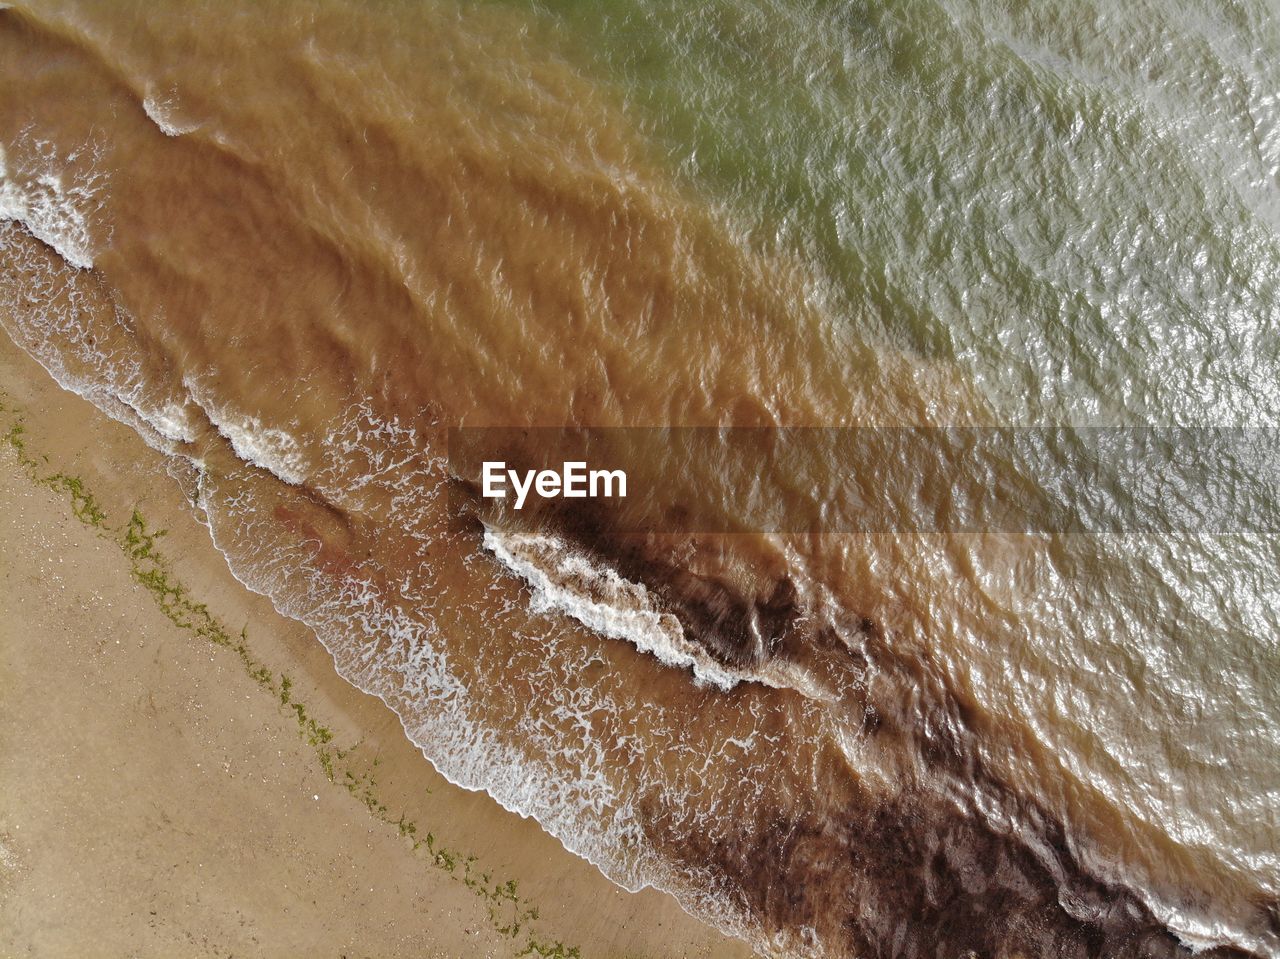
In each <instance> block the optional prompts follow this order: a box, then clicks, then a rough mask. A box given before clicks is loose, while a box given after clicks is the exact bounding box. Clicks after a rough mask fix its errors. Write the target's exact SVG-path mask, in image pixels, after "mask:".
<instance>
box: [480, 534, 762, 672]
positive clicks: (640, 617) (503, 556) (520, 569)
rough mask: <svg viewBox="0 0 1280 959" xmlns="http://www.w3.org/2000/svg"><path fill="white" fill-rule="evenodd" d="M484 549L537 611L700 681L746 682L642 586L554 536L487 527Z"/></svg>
mask: <svg viewBox="0 0 1280 959" xmlns="http://www.w3.org/2000/svg"><path fill="white" fill-rule="evenodd" d="M484 546H485V548H486V549H487V550H489V551H490V552H491V553H493V555H494V556H495V557H497V559H498V561H499V562H500V563H501V564H502V565H503V566H505V567H506V568H507V569H509V570H510V571H511V572H513V573H515V574H516V575H517V576H519V577H520V578H521V579H522V580H524V581H525V582H526V583H527V584H528V585H529V588H530V589H531V590H532V594H533V595H532V599H531V601H530V605H531V607H532V609H533V611H534V612H538V613H543V612H547V611H550V610H555V611H558V612H561V613H565V614H567V615H569V616H572V617H573V618H574V619H576V620H577V621H578V622H580V623H582V624H583V625H584V626H586V627H587V628H588V629H592V630H594V631H596V632H598V633H600V634H602V635H604V636H608V637H610V638H612V639H621V640H625V641H627V642H629V643H631V644H632V645H633V646H635V647H636V648H637V649H639V650H640V651H641V652H645V653H649V654H650V655H652V656H656V657H657V658H658V660H659V661H661V662H663V663H666V664H667V665H668V666H677V667H681V668H685V669H691V670H692V671H693V676H694V679H695V681H696V682H698V683H702V684H706V685H711V686H716V687H718V688H720V689H724V690H729V689H732V688H733V687H734V686H736V685H737V684H738V683H739V682H741V681H742V680H743V679H745V678H749V677H746V676H744V675H743V674H742V673H741V672H739V671H737V670H732V669H727V668H725V667H722V666H720V665H719V664H718V663H716V662H715V661H714V660H712V659H711V658H710V657H709V656H708V655H707V654H706V653H705V652H702V651H701V650H700V649H699V648H698V647H697V646H696V645H695V644H693V643H691V642H690V641H689V640H688V639H687V638H686V636H685V634H684V629H683V627H682V626H681V625H680V621H679V620H677V619H676V617H675V616H673V615H671V614H670V613H666V612H660V611H659V610H658V609H657V608H655V605H654V603H653V601H652V599H651V597H650V596H649V593H648V591H647V590H646V589H645V587H644V586H643V585H642V584H640V583H632V582H629V581H628V580H625V579H623V578H622V577H621V576H619V575H618V574H617V573H616V572H615V571H613V570H611V569H605V568H603V567H600V566H597V565H593V564H592V563H591V562H589V561H588V560H587V559H586V558H585V557H584V556H582V555H580V554H578V553H575V552H574V551H573V550H571V549H570V548H569V547H568V546H567V545H565V544H564V543H562V542H561V541H559V540H557V539H555V538H554V537H552V536H548V535H541V534H527V533H511V532H501V531H499V530H496V529H493V528H492V527H486V528H485V531H484Z"/></svg>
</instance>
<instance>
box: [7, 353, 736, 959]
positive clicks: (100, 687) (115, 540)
mask: <svg viewBox="0 0 1280 959" xmlns="http://www.w3.org/2000/svg"><path fill="white" fill-rule="evenodd" d="M0 388H2V389H3V394H2V395H0V403H3V406H4V409H3V412H2V413H0V416H2V417H3V422H2V423H0V434H3V435H4V436H5V437H6V439H7V441H6V442H4V443H3V444H0V541H2V542H3V550H2V552H0V956H5V957H18V956H44V957H57V956H85V955H98V956H205V955H207V956H293V955H308V956H333V957H338V956H351V957H356V956H361V957H392V956H417V957H427V956H432V957H434V956H440V957H456V956H495V957H500V956H523V955H534V956H537V955H542V956H583V957H595V956H599V957H621V956H628V957H640V956H652V957H658V956H704V957H709V956H717V957H721V956H723V957H734V956H746V955H749V950H748V949H747V948H746V947H745V946H744V945H742V944H741V943H738V942H736V941H732V940H729V939H726V938H724V937H722V936H720V935H719V934H718V933H716V932H715V931H713V930H711V929H709V928H707V927H705V926H703V925H701V924H700V923H698V922H696V921H695V920H693V919H692V918H690V917H689V916H687V915H686V914H685V913H684V912H683V911H682V910H681V909H680V908H679V907H678V905H677V904H676V903H675V902H674V900H672V899H671V898H670V897H668V896H666V895H664V894H660V893H657V892H654V891H652V890H648V891H645V892H642V893H640V894H637V895H633V894H629V893H627V892H625V891H623V890H621V889H619V888H617V887H615V886H614V885H612V884H611V883H609V882H608V881H607V880H606V879H605V878H604V877H603V876H601V875H600V874H599V873H598V872H597V871H596V869H595V868H594V867H593V866H591V865H589V864H588V863H585V862H583V861H581V860H579V859H577V858H576V857H574V856H572V855H570V854H569V853H567V852H566V851H565V850H564V849H563V848H562V847H561V846H560V845H559V843H558V842H557V841H556V840H554V839H552V838H551V837H549V836H547V835H546V834H544V833H543V832H542V831H541V830H540V829H539V828H538V827H537V825H536V824H535V823H533V822H532V821H529V820H523V819H520V818H518V817H516V816H513V815H511V814H508V813H507V812H505V811H504V810H502V809H501V808H500V807H498V806H497V805H496V804H495V803H493V802H492V801H491V800H490V799H489V798H488V797H487V796H484V795H481V794H474V793H468V792H465V791H463V790H460V789H457V788H456V787H453V786H451V785H450V784H449V783H447V782H446V781H445V780H443V779H442V778H441V777H440V776H439V775H438V774H437V773H436V772H435V771H434V770H433V769H432V768H431V766H430V765H429V764H428V763H427V761H426V760H425V759H424V758H423V757H422V756H421V755H420V754H419V753H418V752H417V751H416V750H415V749H414V748H413V747H412V746H411V745H410V744H409V743H408V742H407V740H406V739H405V738H404V736H403V733H402V731H401V729H400V727H399V724H398V721H397V719H396V717H395V716H394V715H393V714H392V713H391V712H390V710H388V709H387V708H386V707H385V706H384V705H383V704H382V703H381V702H380V701H378V700H376V699H374V698H373V697H369V696H366V695H364V694H362V693H360V692H359V691H357V690H356V689H354V688H353V687H351V686H349V685H348V684H347V683H345V682H344V681H342V680H341V679H340V678H339V677H338V676H337V675H336V674H335V673H334V670H333V667H332V663H331V661H330V659H329V656H328V654H327V653H326V652H325V650H324V649H323V648H322V647H321V646H320V644H319V643H318V642H317V641H316V639H315V638H314V636H313V635H312V634H311V633H310V632H309V631H308V630H307V629H306V628H304V627H303V626H301V625H300V624H298V623H296V622H293V621H291V620H288V619H286V618H284V617H282V616H280V615H279V614H278V613H276V612H275V611H274V610H273V609H272V607H271V605H270V603H269V602H268V601H267V600H266V599H264V598H262V597H260V596H256V595H254V594H252V593H250V592H249V591H247V590H246V589H244V588H243V587H242V586H241V585H240V584H238V583H237V582H236V581H235V580H234V578H233V577H232V576H231V575H230V573H229V571H228V570H227V568H226V566H225V564H224V562H223V559H222V557H221V556H220V555H219V554H218V553H217V551H216V550H215V549H214V548H213V546H212V545H211V544H210V542H209V539H208V536H207V533H206V531H205V530H204V529H203V528H202V527H201V526H200V524H199V523H198V521H197V520H196V518H195V517H194V515H193V513H192V511H191V509H190V508H189V507H188V506H187V505H186V504H185V503H184V501H183V496H182V493H181V492H180V489H179V486H178V484H177V483H175V482H174V480H173V479H171V478H170V477H169V476H168V475H166V473H165V472H164V466H163V462H162V460H161V457H160V456H159V455H157V454H155V453H154V452H153V451H151V450H149V449H148V448H147V447H146V446H145V445H144V443H143V442H142V441H141V440H140V439H139V438H138V437H137V435H136V434H134V433H133V432H132V431H131V430H129V429H128V428H126V427H124V426H122V425H120V424H118V423H115V422H114V421H111V420H110V419H108V418H107V417H106V416H104V415H103V414H101V413H100V412H98V411H97V410H96V409H94V408H93V407H91V406H90V405H89V404H88V403H86V402H84V401H83V400H81V399H79V398H78V397H75V396H73V395H71V394H68V393H65V392H63V391H62V390H60V389H59V388H58V387H57V386H56V384H54V383H53V381H52V380H51V379H50V378H49V376H48V375H47V374H46V373H45V371H44V370H42V369H41V368H39V367H38V366H37V365H36V364H35V363H34V362H33V361H32V360H31V359H30V358H29V357H27V356H26V355H25V354H23V353H21V352H20V351H18V350H17V349H16V348H15V347H14V346H13V344H12V343H10V341H9V340H8V339H7V338H5V339H0ZM15 426H17V427H19V429H18V431H17V432H15V431H14V427H15ZM134 510H137V511H138V515H139V518H141V519H142V520H144V522H145V530H146V531H147V532H146V533H144V536H145V537H147V538H146V539H145V540H144V546H145V544H150V545H151V547H152V549H153V550H155V551H158V552H159V553H160V554H162V562H161V564H159V565H157V564H156V563H154V561H153V559H152V558H150V557H148V558H146V559H145V560H141V561H140V560H139V557H138V547H137V543H136V537H135V546H134V552H133V554H132V555H131V553H130V552H129V546H128V541H127V536H128V532H127V528H128V525H129V520H130V517H131V515H132V514H133V512H134ZM142 528H143V527H141V526H137V525H135V532H136V531H137V530H139V529H142ZM161 529H163V530H165V531H166V533H165V535H163V536H161V537H159V538H158V539H151V538H150V537H151V534H152V533H154V532H155V531H158V530H161ZM157 569H159V570H161V571H162V572H163V577H164V580H163V581H164V583H165V584H166V585H164V586H163V587H161V588H160V589H157V588H156V583H157V577H156V575H155V574H156V571H157ZM148 574H150V575H151V578H150V579H148V578H147V575H148ZM179 584H180V587H181V589H180V590H179V589H178V586H179ZM171 587H173V588H174V590H175V591H173V592H169V593H166V592H165V590H168V589H170V588H171ZM211 624H212V625H211ZM219 630H220V631H221V632H218V631H219ZM242 631H243V632H242ZM211 636H212V638H210V637H211ZM219 637H221V640H222V641H220V639H219Z"/></svg>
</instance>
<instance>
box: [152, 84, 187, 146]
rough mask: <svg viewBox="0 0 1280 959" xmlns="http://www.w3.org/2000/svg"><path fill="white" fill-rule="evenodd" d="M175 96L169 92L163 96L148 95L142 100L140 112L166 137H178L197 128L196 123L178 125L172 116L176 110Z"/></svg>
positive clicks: (171, 91) (172, 92)
mask: <svg viewBox="0 0 1280 959" xmlns="http://www.w3.org/2000/svg"><path fill="white" fill-rule="evenodd" d="M177 99H178V97H177V94H176V93H175V92H174V91H173V90H169V91H167V92H165V93H164V94H160V95H157V94H155V93H149V94H148V95H147V96H145V97H143V98H142V110H143V112H144V113H146V115H147V117H148V118H149V119H150V120H151V122H152V123H154V124H155V125H156V126H157V127H159V129H160V132H161V133H163V134H164V135H165V136H167V137H180V136H182V135H184V134H187V133H191V132H192V131H194V130H196V129H197V128H198V127H199V124H196V123H187V124H183V123H178V122H177V121H176V120H174V118H173V115H174V113H175V112H176V110H177Z"/></svg>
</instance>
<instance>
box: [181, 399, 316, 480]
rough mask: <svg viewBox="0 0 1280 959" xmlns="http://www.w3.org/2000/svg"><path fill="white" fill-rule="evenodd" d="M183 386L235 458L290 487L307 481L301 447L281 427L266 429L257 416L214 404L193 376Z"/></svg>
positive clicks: (268, 427)
mask: <svg viewBox="0 0 1280 959" xmlns="http://www.w3.org/2000/svg"><path fill="white" fill-rule="evenodd" d="M182 382H183V385H184V386H185V387H186V388H187V390H188V392H189V393H190V394H191V399H192V400H193V401H194V402H195V404H196V405H197V406H199V407H200V409H202V410H203V411H204V414H205V416H207V417H208V418H209V422H210V423H212V424H213V426H214V428H215V429H216V430H217V431H218V432H219V433H221V434H222V435H223V436H224V437H226V438H227V440H228V441H229V442H230V443H231V448H232V449H233V450H235V454H236V456H238V457H239V458H240V459H242V460H244V461H245V462H246V463H252V464H253V465H254V466H257V467H259V468H260V469H264V470H267V471H269V472H270V473H272V474H273V475H275V476H276V477H278V478H279V479H281V480H283V481H284V482H286V483H288V484H289V485H290V486H299V485H301V484H302V483H303V482H304V481H305V480H306V478H307V470H306V461H305V459H304V458H303V455H302V447H301V446H300V445H299V443H298V441H297V440H296V439H294V438H293V436H291V435H290V434H289V433H287V432H286V431H284V430H282V429H279V428H278V427H273V426H266V425H265V424H264V423H263V422H262V420H260V419H259V418H258V417H256V416H250V415H249V414H246V413H240V412H237V411H235V410H232V409H231V408H229V407H227V406H223V405H220V404H218V403H216V402H214V400H213V399H212V394H211V392H210V391H209V390H207V389H204V388H202V387H201V386H200V384H199V381H198V380H197V379H196V378H195V377H193V376H187V377H184V378H183V381H182Z"/></svg>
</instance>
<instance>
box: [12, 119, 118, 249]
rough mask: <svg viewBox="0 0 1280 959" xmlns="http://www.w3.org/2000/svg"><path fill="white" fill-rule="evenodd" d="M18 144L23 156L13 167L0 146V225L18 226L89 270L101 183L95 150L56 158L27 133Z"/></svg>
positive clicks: (50, 148) (86, 148)
mask: <svg viewBox="0 0 1280 959" xmlns="http://www.w3.org/2000/svg"><path fill="white" fill-rule="evenodd" d="M23 140H24V142H23V144H22V145H23V148H24V153H26V154H27V156H26V159H24V160H23V161H22V162H19V163H16V164H11V163H10V160H9V157H8V154H7V153H6V151H5V150H4V148H3V146H0V221H3V220H13V221H16V222H18V223H21V224H22V225H23V226H24V227H26V229H27V230H28V231H29V232H30V233H31V235H32V236H34V237H36V238H37V239H39V240H41V241H42V242H44V243H47V244H48V245H49V246H51V247H53V248H54V249H55V250H57V251H58V254H59V255H60V256H61V257H62V258H63V259H64V260H66V261H67V263H69V264H71V265H72V266H74V267H76V268H77V269H89V268H90V267H92V266H93V251H94V248H95V242H94V236H93V234H94V224H93V221H94V220H95V219H96V218H97V217H98V216H99V215H100V213H101V210H102V203H103V190H104V187H105V183H106V177H105V175H104V174H102V173H101V172H100V170H99V166H98V159H99V157H100V152H101V151H100V148H99V147H97V146H96V145H93V144H89V145H86V146H82V147H80V148H79V149H77V150H74V151H72V152H71V153H69V154H66V155H60V154H59V153H58V151H57V150H56V149H55V148H54V146H53V145H52V144H51V143H48V142H47V141H43V140H39V139H37V138H35V137H33V136H31V134H30V132H29V131H27V132H26V133H25V134H24V138H23ZM99 232H103V231H101V230H99Z"/></svg>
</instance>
